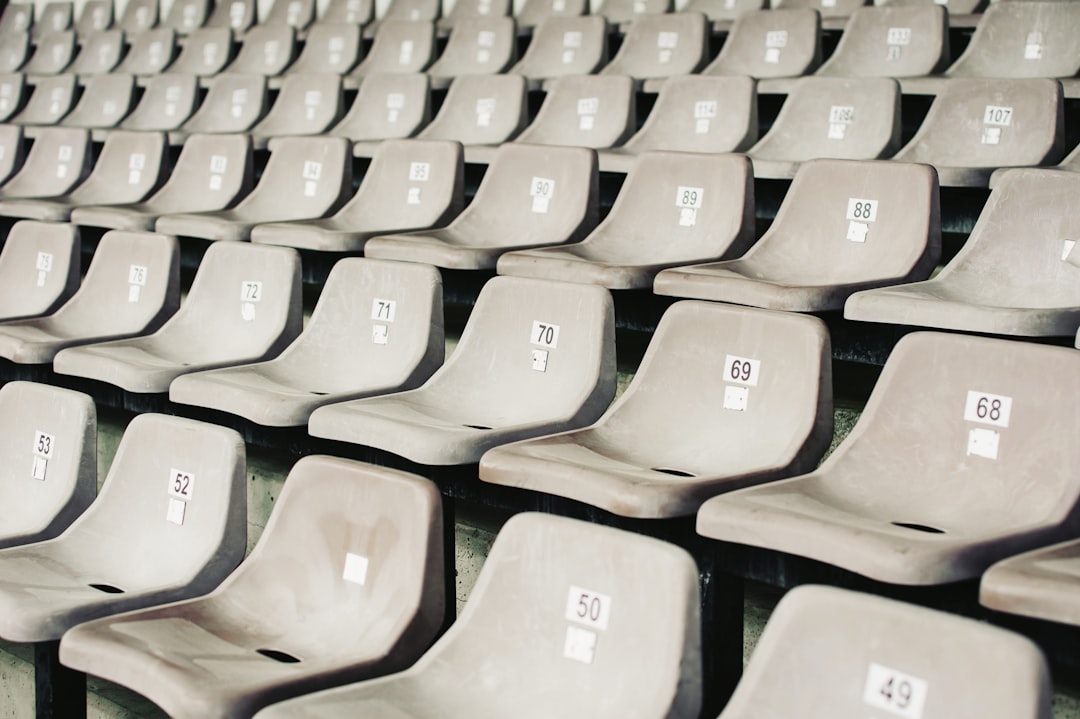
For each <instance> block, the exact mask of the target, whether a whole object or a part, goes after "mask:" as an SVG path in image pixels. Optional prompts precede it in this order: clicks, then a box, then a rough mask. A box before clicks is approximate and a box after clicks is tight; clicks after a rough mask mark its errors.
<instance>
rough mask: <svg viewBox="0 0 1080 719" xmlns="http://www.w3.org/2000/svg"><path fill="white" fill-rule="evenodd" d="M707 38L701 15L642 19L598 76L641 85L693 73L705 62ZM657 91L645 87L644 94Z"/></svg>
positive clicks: (648, 16) (684, 14) (630, 30)
mask: <svg viewBox="0 0 1080 719" xmlns="http://www.w3.org/2000/svg"><path fill="white" fill-rule="evenodd" d="M609 1H610V0H609ZM637 1H639V0H635V2H637ZM708 35H709V28H708V23H707V22H706V21H705V16H704V15H702V14H701V13H695V12H680V13H665V14H658V15H643V16H642V17H640V18H638V19H637V20H635V21H634V22H633V24H632V25H631V26H630V29H629V30H628V31H627V32H626V37H625V38H624V39H623V43H622V46H621V47H619V51H618V52H617V53H615V57H613V58H612V59H611V62H609V63H608V64H607V65H605V66H604V69H603V70H601V71H600V73H601V74H602V75H629V76H630V77H632V78H634V79H635V80H641V81H649V80H652V81H659V80H662V79H664V78H668V77H673V76H675V75H689V74H690V73H695V72H697V71H698V70H700V69H701V67H702V66H703V65H704V64H705V61H706V59H707V58H708V51H709V45H708V42H707V40H708ZM658 88H659V85H655V86H654V85H653V84H651V83H648V82H646V84H645V90H646V91H650V90H653V91H655V89H658Z"/></svg>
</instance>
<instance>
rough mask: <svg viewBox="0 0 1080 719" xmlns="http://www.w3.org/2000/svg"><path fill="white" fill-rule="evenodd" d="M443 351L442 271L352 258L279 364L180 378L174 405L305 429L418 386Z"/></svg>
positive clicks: (336, 271) (334, 273)
mask: <svg viewBox="0 0 1080 719" xmlns="http://www.w3.org/2000/svg"><path fill="white" fill-rule="evenodd" d="M444 351H445V348H444V338H443V312H442V279H441V278H440V277H439V274H438V272H437V271H436V270H435V269H434V268H432V267H428V266H425V265H417V264H411V263H403V262H384V261H381V260H369V259H363V258H359V257H352V258H346V259H343V260H339V261H338V262H337V263H336V264H335V265H334V268H333V269H332V270H331V271H330V275H329V277H328V278H327V280H326V284H325V286H324V287H323V290H322V293H321V294H320V297H319V303H318V304H317V305H316V307H315V311H314V313H313V314H312V317H311V321H310V322H309V323H308V326H307V328H306V329H305V330H304V332H303V334H301V335H300V336H299V337H297V338H296V340H295V341H294V342H293V343H292V344H290V345H289V346H288V347H287V348H286V349H285V350H284V351H283V352H282V353H281V355H279V356H278V357H276V358H274V359H272V360H268V361H266V362H260V363H255V364H247V365H240V366H236V367H227V368H222V369H216V370H210V371H206V372H196V373H194V374H189V375H184V376H181V377H178V378H177V379H176V380H175V381H174V382H173V383H172V384H171V385H170V386H169V399H170V400H172V401H173V402H177V403H180V404H188V405H195V406H199V407H209V408H211V409H217V410H221V411H223V412H231V413H232V414H236V415H240V416H242V417H246V418H247V419H250V420H251V421H253V422H257V423H258V424H261V425H266V426H273V427H278V426H280V427H288V426H300V425H305V424H307V421H308V417H309V416H310V415H311V412H312V411H314V410H315V409H316V408H317V407H321V406H323V405H326V404H331V403H335V402H343V401H346V400H350V399H357V398H360V397H365V396H372V395H378V394H388V393H390V392H397V391H401V390H406V389H412V388H414V387H418V386H419V385H421V384H422V383H423V382H424V381H425V380H427V378H428V377H430V376H431V374H432V373H433V372H434V371H435V370H436V369H438V367H439V366H440V365H441V364H442V361H443V353H444Z"/></svg>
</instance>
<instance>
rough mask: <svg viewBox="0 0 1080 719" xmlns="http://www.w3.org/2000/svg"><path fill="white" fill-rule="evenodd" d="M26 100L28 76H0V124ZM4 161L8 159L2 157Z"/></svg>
mask: <svg viewBox="0 0 1080 719" xmlns="http://www.w3.org/2000/svg"><path fill="white" fill-rule="evenodd" d="M24 99H26V76H25V75H23V74H22V73H21V72H16V73H11V74H4V75H0V122H3V121H6V120H7V119H8V118H10V117H11V116H12V115H14V114H15V112H16V111H17V110H18V109H19V108H20V107H22V104H23V100H24ZM20 139H21V136H20ZM4 159H6V158H3V157H0V160H4ZM5 178H6V176H5Z"/></svg>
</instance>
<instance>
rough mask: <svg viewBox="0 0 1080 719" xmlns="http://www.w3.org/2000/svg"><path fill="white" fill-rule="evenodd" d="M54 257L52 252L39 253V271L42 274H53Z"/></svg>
mask: <svg viewBox="0 0 1080 719" xmlns="http://www.w3.org/2000/svg"><path fill="white" fill-rule="evenodd" d="M52 263H53V256H52V253H51V252H39V253H37V269H39V270H41V271H42V272H52Z"/></svg>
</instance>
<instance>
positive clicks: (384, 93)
mask: <svg viewBox="0 0 1080 719" xmlns="http://www.w3.org/2000/svg"><path fill="white" fill-rule="evenodd" d="M430 119H431V86H430V83H429V81H428V76H427V75H425V74H422V73H417V74H415V75H393V74H383V73H375V74H371V75H368V76H367V77H365V78H364V80H363V82H362V83H361V84H360V90H359V92H357V93H356V99H355V100H353V104H352V107H350V108H349V111H348V112H347V113H346V114H345V117H343V118H342V119H341V122H339V123H338V124H337V125H335V126H334V127H333V129H332V130H330V132H329V134H331V135H336V136H338V137H346V138H348V139H350V140H352V141H354V142H362V141H366V140H389V139H392V138H400V137H412V136H413V135H415V134H416V133H417V132H418V131H419V130H420V128H422V127H423V126H424V125H426V124H427V123H428V121H429V120H430Z"/></svg>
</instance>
